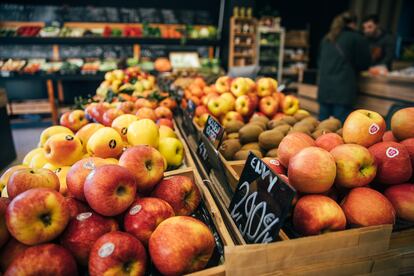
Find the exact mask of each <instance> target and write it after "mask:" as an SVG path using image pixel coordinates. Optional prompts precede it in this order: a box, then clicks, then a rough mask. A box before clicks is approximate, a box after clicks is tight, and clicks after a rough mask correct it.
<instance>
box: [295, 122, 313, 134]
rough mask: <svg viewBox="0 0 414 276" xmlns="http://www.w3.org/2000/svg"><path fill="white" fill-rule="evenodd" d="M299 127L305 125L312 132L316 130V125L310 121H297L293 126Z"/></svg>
mask: <svg viewBox="0 0 414 276" xmlns="http://www.w3.org/2000/svg"><path fill="white" fill-rule="evenodd" d="M298 127H300V128H303V127H305V128H306V129H308V130H309V131H310V132H313V131H314V130H315V126H314V125H313V124H311V123H309V122H302V121H300V122H297V123H296V124H295V125H294V126H293V128H298Z"/></svg>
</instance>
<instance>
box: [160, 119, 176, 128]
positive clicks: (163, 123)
mask: <svg viewBox="0 0 414 276" xmlns="http://www.w3.org/2000/svg"><path fill="white" fill-rule="evenodd" d="M157 125H158V126H167V127H169V128H171V129H174V123H173V121H172V120H171V119H165V118H161V119H158V120H157Z"/></svg>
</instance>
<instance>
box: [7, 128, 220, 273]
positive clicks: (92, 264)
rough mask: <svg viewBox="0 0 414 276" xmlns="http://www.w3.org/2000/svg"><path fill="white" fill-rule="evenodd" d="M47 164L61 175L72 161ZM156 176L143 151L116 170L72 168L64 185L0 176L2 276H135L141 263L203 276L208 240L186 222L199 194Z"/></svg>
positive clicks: (94, 162)
mask: <svg viewBox="0 0 414 276" xmlns="http://www.w3.org/2000/svg"><path fill="white" fill-rule="evenodd" d="M53 137H56V136H52V138H53ZM57 137H61V135H59V136H57ZM62 137H64V138H65V139H64V140H65V141H66V142H64V143H65V146H64V149H63V150H62V152H65V151H67V150H69V149H70V148H72V147H77V145H76V144H78V143H79V141H78V142H75V141H76V139H77V138H76V137H75V136H73V135H71V134H63V136H62ZM52 138H49V140H48V141H46V145H48V144H49V143H50V142H49V141H50V139H52ZM69 138H70V139H69ZM59 139H60V138H59ZM62 142H63V141H62ZM79 145H80V144H79ZM51 156H52V155H46V158H47V159H48V161H52V160H53V161H55V164H56V165H58V166H60V167H64V166H66V165H67V164H68V163H67V160H73V159H71V154H65V155H63V156H61V157H60V158H59V159H53V158H52V159H51ZM164 168H165V167H164V158H163V156H162V155H161V154H160V152H158V151H157V150H156V149H155V148H153V147H151V146H148V145H138V146H133V147H130V148H128V149H127V150H126V151H125V152H124V153H122V155H121V157H120V160H119V163H118V164H113V163H112V162H111V161H109V160H107V159H103V158H99V157H89V158H85V159H82V160H79V161H77V162H76V163H74V164H73V165H72V166H71V167H68V172H67V175H66V177H65V179H64V180H63V179H61V178H60V177H59V176H58V172H56V173H54V172H53V171H51V170H49V169H45V168H40V169H34V168H29V167H26V166H15V167H11V168H10V169H9V170H8V171H6V172H5V174H4V175H3V176H2V177H1V180H2V181H5V182H6V183H7V185H6V188H5V190H7V194H8V198H7V197H1V198H0V268H1V271H2V272H4V275H7V276H11V275H68V276H69V275H70V276H73V275H78V271H79V272H80V271H85V270H88V271H89V275H144V274H145V272H146V271H149V270H150V268H149V266H150V265H149V263H150V260H151V262H152V264H153V265H154V267H155V268H156V269H157V270H158V271H159V272H161V273H162V274H165V275H182V274H185V273H191V272H193V271H197V270H200V269H203V268H204V267H205V266H206V264H207V262H208V261H209V259H210V258H211V256H212V254H213V251H214V248H215V239H214V236H213V234H212V233H211V231H210V229H209V228H208V226H206V225H205V224H204V223H203V222H201V221H199V220H197V219H195V218H193V217H192V216H191V215H192V214H193V213H194V211H195V210H196V209H197V208H198V206H199V204H200V201H201V194H200V191H199V189H198V187H197V185H196V184H195V183H194V181H193V180H192V179H191V178H190V177H188V176H184V175H179V174H176V175H172V176H170V177H164ZM152 269H153V268H152ZM79 274H83V273H79Z"/></svg>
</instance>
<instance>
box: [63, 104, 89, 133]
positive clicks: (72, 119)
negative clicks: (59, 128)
mask: <svg viewBox="0 0 414 276" xmlns="http://www.w3.org/2000/svg"><path fill="white" fill-rule="evenodd" d="M68 120H69V126H67V127H68V128H70V129H71V130H72V131H78V130H79V129H81V128H82V127H83V126H84V125H87V124H88V119H86V116H85V111H83V110H80V109H76V110H73V111H71V112H70V113H69V117H68Z"/></svg>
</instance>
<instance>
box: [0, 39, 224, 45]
mask: <svg viewBox="0 0 414 276" xmlns="http://www.w3.org/2000/svg"><path fill="white" fill-rule="evenodd" d="M0 44H3V45H4V44H14V45H15V44H58V45H62V44H69V45H80V44H140V45H157V44H161V45H188V46H216V45H218V40H215V39H187V40H185V43H183V40H181V39H175V38H174V39H173V38H138V37H0Z"/></svg>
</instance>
